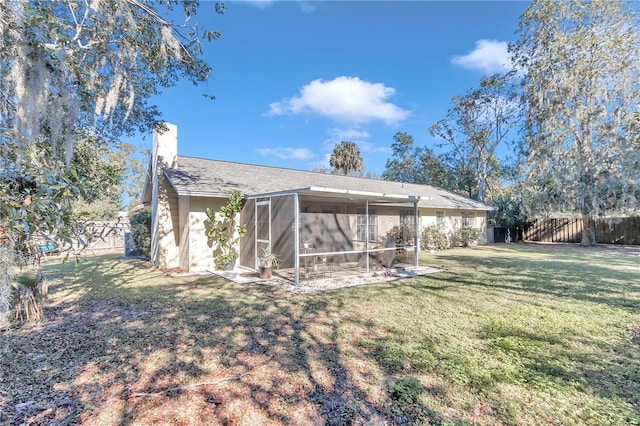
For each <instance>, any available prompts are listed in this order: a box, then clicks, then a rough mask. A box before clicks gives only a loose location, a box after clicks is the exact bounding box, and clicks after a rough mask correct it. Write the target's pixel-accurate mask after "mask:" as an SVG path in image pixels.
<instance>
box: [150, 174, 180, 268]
mask: <svg viewBox="0 0 640 426" xmlns="http://www.w3.org/2000/svg"><path fill="white" fill-rule="evenodd" d="M157 194H158V195H157V202H156V203H154V206H153V210H152V212H151V214H152V230H153V229H155V230H156V232H155V235H156V236H157V238H156V240H157V243H156V245H155V246H154V245H153V244H152V256H153V257H152V258H153V260H154V263H155V264H156V266H159V267H161V268H177V267H179V266H180V250H179V242H180V225H179V223H180V220H179V212H178V194H176V192H175V191H174V190H173V188H172V187H171V186H170V185H169V183H168V182H166V178H165V177H164V175H162V176H161V177H160V178H159V186H158V191H157ZM154 225H155V228H154ZM152 235H153V234H152ZM152 243H153V240H152Z"/></svg>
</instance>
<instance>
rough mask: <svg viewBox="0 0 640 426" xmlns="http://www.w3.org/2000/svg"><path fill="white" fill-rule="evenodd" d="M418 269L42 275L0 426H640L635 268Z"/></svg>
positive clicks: (13, 349) (639, 300) (489, 264)
mask: <svg viewBox="0 0 640 426" xmlns="http://www.w3.org/2000/svg"><path fill="white" fill-rule="evenodd" d="M421 263H423V264H426V265H429V266H435V267H442V268H443V269H445V272H442V273H439V274H434V275H428V276H425V277H417V278H413V279H406V280H398V281H393V282H387V283H380V284H376V285H368V286H363V287H355V288H345V289H342V290H337V291H332V292H328V293H321V294H316V295H296V294H291V293H287V292H284V291H280V290H277V289H274V288H267V287H262V286H259V285H237V284H234V283H230V282H228V281H225V280H223V279H221V278H218V277H215V276H205V277H190V278H171V277H167V276H165V275H163V274H162V273H161V272H159V271H157V270H155V269H154V268H151V267H150V266H149V265H148V264H147V263H145V262H141V261H138V260H123V259H120V258H119V257H118V256H116V255H102V256H96V257H90V258H87V259H83V260H81V262H80V264H79V265H78V266H75V265H74V264H72V263H67V264H64V265H61V264H60V263H59V262H56V260H55V259H51V260H49V261H48V263H47V265H46V267H45V269H46V272H47V273H48V274H49V277H50V282H51V300H50V302H49V305H48V307H47V308H46V310H45V314H46V316H47V320H46V322H44V323H43V324H40V325H36V326H25V327H22V328H14V329H10V330H5V331H2V335H1V336H2V351H3V352H2V361H0V369H1V370H2V371H3V374H4V377H2V381H0V418H1V419H2V420H3V421H9V423H22V422H24V423H29V422H34V423H61V422H64V421H81V422H84V423H87V424H150V423H172V424H180V423H183V424H194V423H201V424H216V423H218V424H224V423H232V424H252V425H253V424H292V425H293V424H296V425H297V424H376V425H377V424H443V425H445V424H446V425H467V424H469V425H471V424H487V425H490V424H516V425H532V424H540V425H546V424H592V425H601V424H614V425H627V424H637V425H640V343H639V339H638V338H635V337H634V335H635V334H636V333H637V332H638V327H639V326H640V250H635V251H634V250H619V249H610V248H605V249H602V248H600V249H595V250H590V249H581V248H577V247H570V246H547V245H529V244H526V245H525V244H514V245H496V246H489V247H478V248H475V249H452V250H447V251H444V252H440V253H437V254H423V255H422V258H421ZM189 385H191V386H192V387H187V386H189ZM176 387H182V388H179V389H175V390H171V388H176ZM149 394H154V395H149ZM31 402H33V404H30V403H31ZM19 404H23V405H19ZM24 404H26V405H24ZM7 419H8V420H7Z"/></svg>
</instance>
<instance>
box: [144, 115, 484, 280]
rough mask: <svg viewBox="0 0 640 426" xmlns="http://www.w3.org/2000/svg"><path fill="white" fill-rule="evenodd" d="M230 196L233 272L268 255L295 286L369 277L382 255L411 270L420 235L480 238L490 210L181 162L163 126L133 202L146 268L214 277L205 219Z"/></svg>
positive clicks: (370, 187) (428, 196)
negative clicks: (147, 225) (431, 228)
mask: <svg viewBox="0 0 640 426" xmlns="http://www.w3.org/2000/svg"><path fill="white" fill-rule="evenodd" d="M236 189H237V190H239V191H240V193H241V194H242V196H243V198H244V200H245V203H244V206H243V209H242V212H241V213H240V218H239V219H240V220H239V222H240V223H242V224H245V225H247V230H248V231H247V234H246V236H245V237H243V238H242V239H241V240H240V244H239V245H240V246H239V247H238V252H239V259H238V265H239V266H242V267H245V268H249V269H255V268H256V254H257V253H259V252H260V249H261V248H264V247H270V248H271V250H272V251H273V252H274V253H277V254H278V255H279V257H280V261H281V264H280V267H281V269H286V268H289V269H290V270H291V271H292V272H291V274H292V275H291V278H292V279H293V280H295V281H296V282H298V281H299V280H301V279H305V278H310V277H314V276H318V274H317V271H319V270H320V269H321V270H322V271H323V272H324V271H326V270H330V271H333V270H334V268H335V269H338V268H341V270H344V269H345V268H347V269H348V268H349V267H352V268H353V270H356V269H358V270H360V271H362V270H366V271H369V270H371V269H375V268H377V267H380V266H381V264H383V263H384V262H383V261H382V260H381V259H383V258H385V257H386V258H388V257H389V255H390V256H391V257H395V258H396V260H399V261H402V262H405V263H407V264H416V265H417V259H418V256H417V254H418V250H419V247H420V242H419V238H420V230H422V228H423V227H425V226H428V225H431V224H435V223H439V224H442V225H443V226H444V227H445V228H446V229H447V231H448V232H449V233H450V234H452V233H453V232H454V231H455V230H456V229H459V228H460V227H474V228H480V229H481V230H482V235H486V214H487V212H488V211H491V210H493V207H491V206H488V205H486V204H483V203H480V202H477V201H474V200H471V199H468V198H465V197H462V196H460V195H457V194H454V193H451V192H449V191H445V190H443V189H440V188H436V187H433V186H428V185H417V184H408V183H399V182H389V181H384V180H378V179H367V178H359V177H351V176H339V175H333V174H326V173H317V172H310V171H303V170H293V169H285V168H277V167H267V166H259V165H253V164H244V163H235V162H228V161H219V160H212V159H203V158H194V157H187V156H181V155H178V139H177V127H176V126H174V125H171V124H167V130H166V131H164V132H162V133H161V134H160V133H155V134H154V136H153V153H152V157H151V161H150V164H149V176H148V179H147V181H146V183H145V186H144V191H143V196H142V202H143V203H144V204H146V205H148V206H150V208H151V211H152V253H151V257H152V260H153V262H154V263H155V264H156V265H157V266H159V267H162V268H180V269H182V270H184V271H194V272H198V271H205V270H213V269H214V267H215V266H214V260H213V256H212V253H213V248H212V245H211V242H210V241H208V238H207V236H206V226H207V223H206V222H207V216H206V214H205V210H206V209H207V208H211V209H214V210H216V211H217V210H219V208H220V207H221V206H223V205H224V204H225V203H226V198H227V197H228V195H229V194H230V193H231V192H232V191H233V190H236ZM398 234H400V235H398ZM307 244H308V245H309V246H310V247H307ZM399 257H402V259H399ZM385 266H387V265H385Z"/></svg>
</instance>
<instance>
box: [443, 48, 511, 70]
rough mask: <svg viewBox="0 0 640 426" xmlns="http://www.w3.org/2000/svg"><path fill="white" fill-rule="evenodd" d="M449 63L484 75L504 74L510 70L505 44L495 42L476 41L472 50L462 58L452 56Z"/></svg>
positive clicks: (509, 60)
mask: <svg viewBox="0 0 640 426" xmlns="http://www.w3.org/2000/svg"><path fill="white" fill-rule="evenodd" d="M451 62H453V63H454V64H455V65H459V66H461V67H463V68H467V69H477V70H480V71H482V72H484V73H486V74H495V73H498V72H504V71H508V70H509V69H510V68H511V59H510V57H509V52H508V45H507V42H506V41H497V40H478V41H476V48H475V49H474V50H472V51H471V52H470V53H468V54H466V55H464V56H454V57H453V58H452V59H451Z"/></svg>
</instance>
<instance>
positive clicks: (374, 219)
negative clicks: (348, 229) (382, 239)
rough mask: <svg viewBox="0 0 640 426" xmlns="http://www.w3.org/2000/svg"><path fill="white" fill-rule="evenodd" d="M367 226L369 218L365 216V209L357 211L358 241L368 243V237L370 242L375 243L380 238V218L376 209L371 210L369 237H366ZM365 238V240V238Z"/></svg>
mask: <svg viewBox="0 0 640 426" xmlns="http://www.w3.org/2000/svg"><path fill="white" fill-rule="evenodd" d="M366 226H367V216H366V215H365V209H357V231H356V232H357V234H356V239H357V240H358V241H366V237H367V236H368V237H369V242H375V241H377V238H378V216H376V211H375V209H369V232H368V235H364V232H365V231H364V228H365V227H366ZM363 237H364V238H363Z"/></svg>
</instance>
